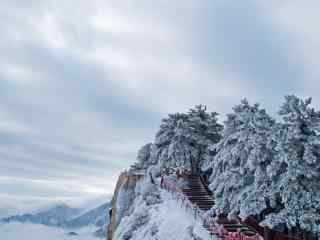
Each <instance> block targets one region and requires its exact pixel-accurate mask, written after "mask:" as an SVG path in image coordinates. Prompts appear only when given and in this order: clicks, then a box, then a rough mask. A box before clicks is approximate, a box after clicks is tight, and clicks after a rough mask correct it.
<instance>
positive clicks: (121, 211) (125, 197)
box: [107, 170, 144, 240]
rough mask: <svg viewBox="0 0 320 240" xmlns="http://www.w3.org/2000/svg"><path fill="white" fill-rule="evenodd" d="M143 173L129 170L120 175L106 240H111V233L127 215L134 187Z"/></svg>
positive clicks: (133, 197) (133, 196)
mask: <svg viewBox="0 0 320 240" xmlns="http://www.w3.org/2000/svg"><path fill="white" fill-rule="evenodd" d="M143 176H144V171H137V170H130V171H125V172H123V173H121V174H120V176H119V178H118V182H117V185H116V188H115V191H114V195H113V199H112V202H111V211H109V218H110V223H109V225H108V229H107V240H112V237H113V233H114V231H115V229H116V228H117V226H118V225H119V223H120V220H121V218H122V217H123V216H125V215H127V214H128V212H129V208H130V206H131V205H132V203H133V201H134V199H135V187H136V184H137V182H138V180H139V179H141V178H142V177H143Z"/></svg>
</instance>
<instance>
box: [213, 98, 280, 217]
mask: <svg viewBox="0 0 320 240" xmlns="http://www.w3.org/2000/svg"><path fill="white" fill-rule="evenodd" d="M233 110H234V112H233V113H231V114H228V115H227V120H226V121H225V122H224V124H225V130H224V135H223V138H222V140H221V141H220V142H219V143H218V144H216V145H215V146H213V147H211V148H213V150H214V151H215V152H216V154H215V156H213V157H211V159H209V163H210V164H209V165H211V168H212V169H213V173H212V175H211V178H210V182H211V184H210V188H211V190H212V191H213V193H214V196H215V206H214V209H213V210H214V211H215V212H216V214H229V216H235V215H237V216H240V217H242V218H244V219H245V218H246V217H248V216H251V215H258V214H260V213H261V212H262V211H263V210H264V209H266V208H267V207H268V206H267V199H266V197H267V192H268V188H269V181H268V178H267V174H266V169H267V166H268V165H269V164H270V162H271V161H272V158H273V149H272V145H271V144H269V136H270V133H271V129H272V127H273V125H274V123H275V121H274V120H273V119H272V118H271V117H270V116H269V115H268V114H267V113H266V111H265V110H264V109H260V107H259V105H258V104H254V105H250V104H249V103H248V101H247V100H246V99H244V100H242V101H241V103H240V104H239V105H236V106H235V107H234V108H233Z"/></svg>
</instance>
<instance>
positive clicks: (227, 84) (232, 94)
mask: <svg viewBox="0 0 320 240" xmlns="http://www.w3.org/2000/svg"><path fill="white" fill-rule="evenodd" d="M302 4H303V6H301V5H302ZM319 5H320V4H319V3H318V2H317V1H310V2H308V3H302V2H301V1H281V2H279V1H268V2H267V3H266V2H264V1H249V0H248V1H241V2H239V3H237V2H234V1H209V0H208V1H202V2H201V3H200V2H198V1H189V0H187V1H175V2H174V3H173V2H172V1H159V2H152V3H151V2H150V1H146V0H143V1H139V3H137V2H136V1H130V0H127V1H122V2H121V3H119V1H102V0H101V1H100V0H94V1H90V3H89V2H88V1H79V0H77V1H75V0H74V1H67V2H59V3H58V2H57V1H51V0H44V1H38V0H32V1H28V2H25V3H22V2H21V1H13V0H10V1H9V0H8V1H6V0H5V1H4V2H3V3H2V7H1V9H0V16H1V19H2V21H1V22H0V30H1V36H0V50H1V55H0V134H1V138H0V196H2V197H1V198H2V199H7V201H9V202H10V201H13V200H17V201H21V199H31V200H34V199H35V198H36V199H37V200H39V201H51V200H54V199H71V198H72V199H73V198H75V199H77V198H78V199H81V198H85V197H88V196H93V197H94V196H97V195H100V194H102V193H104V194H112V191H113V185H114V183H115V180H116V177H117V175H118V173H119V172H120V171H122V170H123V169H124V168H126V167H128V166H129V165H130V164H131V163H132V162H133V161H134V159H135V154H136V151H137V149H138V148H139V146H141V145H142V144H143V143H145V142H149V141H152V139H153V136H154V133H155V131H156V129H157V126H158V124H159V123H160V120H161V118H162V117H165V116H166V114H167V113H169V112H175V111H186V110H187V109H188V108H190V107H192V106H193V105H195V104H198V103H204V104H207V105H208V107H209V109H210V110H213V111H218V112H220V113H221V114H222V116H223V115H224V114H225V113H226V112H228V111H230V109H231V107H232V106H233V105H234V104H236V103H238V102H239V100H240V99H241V98H243V97H247V98H249V100H251V101H258V102H261V103H263V106H264V107H266V108H267V109H268V110H269V111H270V112H271V113H273V112H275V111H276V109H277V107H278V105H279V102H280V101H281V100H282V96H283V95H284V94H288V93H296V94H298V95H300V96H313V97H314V103H315V104H319V102H320V98H319V97H318V96H317V94H316V93H317V92H318V91H319V88H320V84H319V82H318V79H319V74H320V72H319V68H318V66H317V64H318V63H317V56H318V55H319V53H320V44H318V43H319V42H320V32H319V30H318V27H317V22H318V20H319V19H318V18H319V17H318V14H317V11H315V9H318V8H319V7H320V6H319Z"/></svg>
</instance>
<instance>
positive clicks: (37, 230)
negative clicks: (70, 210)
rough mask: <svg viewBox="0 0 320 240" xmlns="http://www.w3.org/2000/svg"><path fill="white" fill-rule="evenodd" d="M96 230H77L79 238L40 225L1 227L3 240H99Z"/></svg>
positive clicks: (7, 225) (0, 233)
mask: <svg viewBox="0 0 320 240" xmlns="http://www.w3.org/2000/svg"><path fill="white" fill-rule="evenodd" d="M93 231H94V229H92V228H90V227H87V228H83V229H80V230H79V231H78V230H77V233H78V234H79V236H76V237H75V236H69V235H68V232H67V231H64V230H62V229H59V228H54V227H46V226H44V225H39V224H29V223H11V224H3V225H0V236H1V240H21V239H30V240H57V239H59V240H73V239H77V240H97V239H98V238H95V237H94V236H93V235H92V232H93Z"/></svg>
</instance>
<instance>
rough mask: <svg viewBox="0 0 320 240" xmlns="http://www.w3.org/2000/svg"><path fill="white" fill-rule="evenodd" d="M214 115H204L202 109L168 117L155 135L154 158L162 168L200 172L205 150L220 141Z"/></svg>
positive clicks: (201, 106)
mask: <svg viewBox="0 0 320 240" xmlns="http://www.w3.org/2000/svg"><path fill="white" fill-rule="evenodd" d="M221 131H222V126H221V125H220V124H219V123H218V120H217V113H210V114H209V113H207V110H206V107H204V106H203V105H199V106H196V107H195V109H190V111H189V112H188V113H186V114H184V113H176V114H170V115H169V117H168V118H166V119H164V120H163V121H162V124H161V126H160V130H159V132H158V133H157V135H156V139H155V145H156V155H157V157H158V159H159V161H160V163H161V164H162V165H163V166H167V167H169V166H170V167H183V168H185V169H188V170H192V171H194V172H195V171H199V169H200V167H201V163H202V162H203V160H204V156H205V153H206V149H207V147H208V146H209V145H211V144H214V143H216V142H218V141H219V139H220V138H221Z"/></svg>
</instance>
